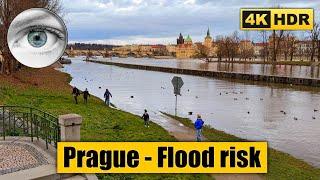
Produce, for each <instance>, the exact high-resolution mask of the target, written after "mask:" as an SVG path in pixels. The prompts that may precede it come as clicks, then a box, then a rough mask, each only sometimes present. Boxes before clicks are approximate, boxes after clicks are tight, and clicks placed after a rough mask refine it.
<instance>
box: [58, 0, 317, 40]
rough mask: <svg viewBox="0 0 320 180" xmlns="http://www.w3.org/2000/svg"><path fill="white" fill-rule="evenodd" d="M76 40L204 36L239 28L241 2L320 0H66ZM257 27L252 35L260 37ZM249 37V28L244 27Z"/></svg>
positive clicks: (312, 3)
mask: <svg viewBox="0 0 320 180" xmlns="http://www.w3.org/2000/svg"><path fill="white" fill-rule="evenodd" d="M62 4H63V8H64V14H65V15H64V19H65V22H66V24H67V27H68V31H69V41H70V42H95V43H104V44H121V45H123V44H158V43H161V44H170V43H175V41H176V37H177V36H178V34H179V33H180V32H181V33H183V35H185V36H186V35H188V34H190V35H191V37H192V38H193V40H194V41H202V40H203V37H204V36H205V33H206V30H207V28H208V27H209V28H210V30H211V33H212V36H213V37H215V36H217V35H226V34H230V33H232V32H234V31H235V30H239V9H240V8H241V7H272V6H278V5H280V6H281V7H311V8H315V16H316V18H317V19H318V16H317V15H318V14H319V9H320V0H62ZM254 34H255V33H249V35H248V36H251V38H254V36H255V35H254ZM240 36H242V37H244V33H243V32H240Z"/></svg>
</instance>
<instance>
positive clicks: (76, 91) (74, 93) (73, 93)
mask: <svg viewBox="0 0 320 180" xmlns="http://www.w3.org/2000/svg"><path fill="white" fill-rule="evenodd" d="M72 95H73V98H74V100H75V102H76V104H78V96H79V95H80V90H79V89H78V88H76V87H75V86H74V87H73V89H72Z"/></svg>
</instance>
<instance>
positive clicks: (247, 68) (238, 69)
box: [94, 57, 320, 79]
mask: <svg viewBox="0 0 320 180" xmlns="http://www.w3.org/2000/svg"><path fill="white" fill-rule="evenodd" d="M94 60H99V61H108V62H117V63H128V64H137V65H150V66H161V67H171V68H180V69H193V70H205V71H223V72H235V73H244V74H256V75H267V76H272V75H274V76H286V77H295V78H315V79H319V78H320V68H319V66H314V67H313V66H296V65H271V64H239V63H225V62H224V63H218V62H210V63H207V62H205V61H202V60H199V59H190V60H177V59H152V58H133V57H128V58H117V57H114V58H102V57H97V59H94Z"/></svg>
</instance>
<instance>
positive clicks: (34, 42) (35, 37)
mask: <svg viewBox="0 0 320 180" xmlns="http://www.w3.org/2000/svg"><path fill="white" fill-rule="evenodd" d="M28 41H29V44H31V46H33V47H36V48H39V47H42V46H43V45H45V44H46V42H47V34H46V32H44V31H35V30H33V31H31V32H29V34H28Z"/></svg>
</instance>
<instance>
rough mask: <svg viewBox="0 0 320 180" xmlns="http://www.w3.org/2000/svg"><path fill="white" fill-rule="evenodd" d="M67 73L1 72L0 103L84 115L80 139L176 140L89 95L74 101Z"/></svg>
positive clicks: (187, 176) (145, 176) (149, 176)
mask: <svg viewBox="0 0 320 180" xmlns="http://www.w3.org/2000/svg"><path fill="white" fill-rule="evenodd" d="M70 80H71V78H70V76H69V75H67V74H64V73H61V72H58V71H56V70H53V69H49V68H46V69H39V70H35V69H24V70H23V71H21V72H18V73H17V74H15V75H14V76H1V75H0V105H1V104H4V105H20V106H32V107H36V108H39V109H40V110H44V111H46V112H49V113H51V114H53V115H56V116H57V115H62V114H68V113H76V114H79V115H81V116H82V117H83V123H82V126H81V141H97V142H98V141H108V142H111V141H114V142H115V141H119V142H121V141H138V142H146V141H164V142H165V141H176V139H175V138H173V137H172V136H171V135H169V133H168V132H167V131H165V130H164V129H163V128H162V127H160V126H159V125H157V124H155V123H151V126H150V128H145V127H144V125H143V124H144V122H143V120H142V119H141V118H140V117H138V116H135V115H133V114H130V113H127V112H123V111H119V110H115V109H112V108H108V107H106V105H104V103H103V101H101V100H100V99H98V98H96V97H93V96H91V97H90V99H89V103H88V104H87V105H85V104H84V103H83V99H82V98H81V97H79V102H80V103H79V104H77V105H76V104H75V103H74V101H73V97H72V95H71V90H72V88H71V86H70V85H69V82H70ZM98 176H99V178H100V179H190V180H191V179H212V178H210V177H209V176H208V175H197V174H143V175H142V174H140V175H138V174H114V175H112V174H100V175H98Z"/></svg>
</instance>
